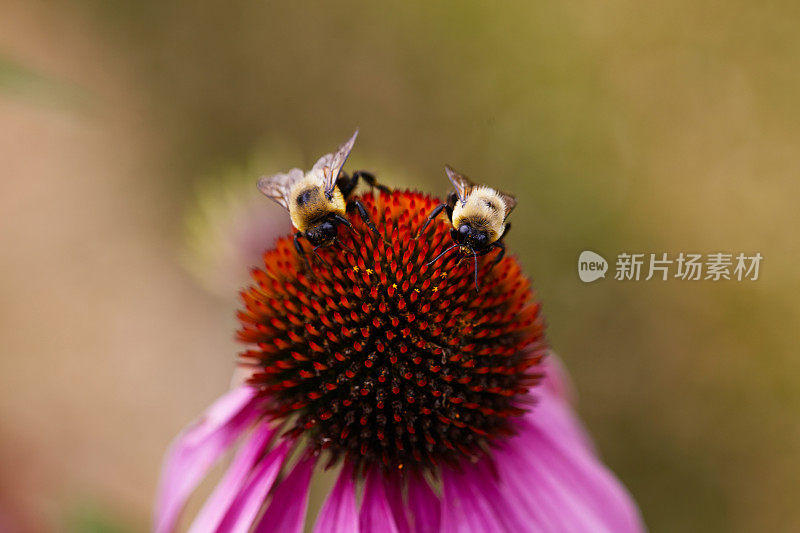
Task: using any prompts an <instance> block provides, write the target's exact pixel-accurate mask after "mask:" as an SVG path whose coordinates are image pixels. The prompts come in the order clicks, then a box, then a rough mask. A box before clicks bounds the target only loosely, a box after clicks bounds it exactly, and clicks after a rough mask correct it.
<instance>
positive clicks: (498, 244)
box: [489, 241, 506, 272]
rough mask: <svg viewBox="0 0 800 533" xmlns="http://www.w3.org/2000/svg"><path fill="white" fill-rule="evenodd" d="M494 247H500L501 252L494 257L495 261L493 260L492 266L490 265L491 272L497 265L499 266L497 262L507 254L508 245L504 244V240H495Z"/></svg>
mask: <svg viewBox="0 0 800 533" xmlns="http://www.w3.org/2000/svg"><path fill="white" fill-rule="evenodd" d="M492 248H499V249H500V252H499V253H498V254H497V257H495V258H494V261H492V266H491V267H489V271H490V272H491V271H492V269H493V268H494V267H495V266H497V263H499V262H500V261H502V260H503V257H504V256H505V255H506V245H505V244H503V241H495V242H494V244H492Z"/></svg>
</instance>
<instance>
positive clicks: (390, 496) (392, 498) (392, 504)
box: [383, 473, 411, 533]
mask: <svg viewBox="0 0 800 533" xmlns="http://www.w3.org/2000/svg"><path fill="white" fill-rule="evenodd" d="M403 484H404V483H403V478H402V477H400V474H399V473H394V474H392V475H389V476H383V489H384V491H385V492H386V501H388V502H389V509H391V511H392V516H393V517H394V523H395V524H396V525H397V531H398V532H399V533H410V532H411V527H410V526H409V524H408V517H407V516H406V515H407V509H406V504H405V503H404V502H403Z"/></svg>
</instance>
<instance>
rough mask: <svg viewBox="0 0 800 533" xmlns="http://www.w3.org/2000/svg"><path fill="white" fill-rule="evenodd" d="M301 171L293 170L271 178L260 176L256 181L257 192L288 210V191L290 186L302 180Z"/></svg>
mask: <svg viewBox="0 0 800 533" xmlns="http://www.w3.org/2000/svg"><path fill="white" fill-rule="evenodd" d="M304 175H305V174H303V171H302V170H300V169H299V168H293V169H292V170H290V171H289V172H287V173H286V174H274V175H272V176H262V177H261V178H259V180H258V183H257V185H258V190H259V191H261V192H262V193H264V195H266V196H267V198H270V199H271V200H274V201H276V202H277V203H279V204H280V205H282V206H283V207H284V209H286V210H288V209H289V200H290V198H289V191H290V190H291V188H292V185H294V184H295V183H297V182H298V181H300V180H301V179H303V176H304Z"/></svg>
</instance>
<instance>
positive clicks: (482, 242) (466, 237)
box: [453, 222, 491, 250]
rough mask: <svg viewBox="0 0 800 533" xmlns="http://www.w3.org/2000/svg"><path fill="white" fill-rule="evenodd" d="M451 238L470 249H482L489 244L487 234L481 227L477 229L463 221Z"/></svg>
mask: <svg viewBox="0 0 800 533" xmlns="http://www.w3.org/2000/svg"><path fill="white" fill-rule="evenodd" d="M453 240H454V241H456V242H457V243H458V244H460V245H462V246H466V247H468V248H470V249H472V250H482V249H483V248H486V247H487V246H488V245H489V244H491V243H490V242H489V234H488V233H487V232H486V231H485V230H482V229H477V228H474V227H472V226H470V225H469V224H468V223H466V222H464V223H462V224H461V225H460V226H459V227H458V230H456V231H455V234H454V235H453Z"/></svg>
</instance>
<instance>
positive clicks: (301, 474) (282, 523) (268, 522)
mask: <svg viewBox="0 0 800 533" xmlns="http://www.w3.org/2000/svg"><path fill="white" fill-rule="evenodd" d="M313 471H314V461H313V460H312V459H303V460H301V461H300V462H299V463H297V465H295V467H294V469H293V470H292V472H291V473H290V474H289V475H288V476H287V477H286V479H284V480H283V481H282V482H281V483H280V484H279V485H278V486H277V487H276V488H275V491H274V494H273V495H272V502H270V504H269V507H267V510H266V511H265V512H264V515H263V516H262V517H261V520H260V521H259V523H258V525H257V526H256V529H255V533H272V532H276V533H301V532H302V531H303V526H304V525H305V522H306V509H307V507H308V493H309V484H310V482H311V473H312V472H313Z"/></svg>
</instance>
